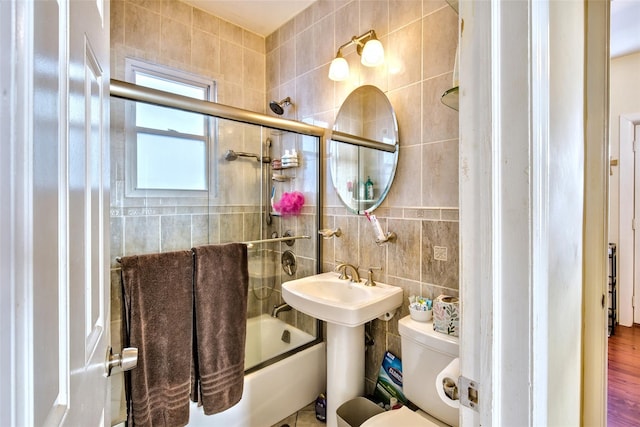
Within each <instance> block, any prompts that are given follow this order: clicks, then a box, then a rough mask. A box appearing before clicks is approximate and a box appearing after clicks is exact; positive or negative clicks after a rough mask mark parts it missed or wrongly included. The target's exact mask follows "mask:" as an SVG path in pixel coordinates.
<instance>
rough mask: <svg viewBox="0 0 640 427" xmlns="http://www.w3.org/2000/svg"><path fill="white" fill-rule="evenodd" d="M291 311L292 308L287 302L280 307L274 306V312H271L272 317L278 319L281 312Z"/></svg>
mask: <svg viewBox="0 0 640 427" xmlns="http://www.w3.org/2000/svg"><path fill="white" fill-rule="evenodd" d="M289 310H291V306H290V305H289V304H287V303H286V302H283V303H282V304H280V305H274V306H273V310H272V311H271V317H278V313H280V312H281V311H289Z"/></svg>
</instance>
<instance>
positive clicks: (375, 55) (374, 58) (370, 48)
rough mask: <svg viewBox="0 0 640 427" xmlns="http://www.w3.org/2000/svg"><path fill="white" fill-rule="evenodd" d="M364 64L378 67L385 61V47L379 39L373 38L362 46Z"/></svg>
mask: <svg viewBox="0 0 640 427" xmlns="http://www.w3.org/2000/svg"><path fill="white" fill-rule="evenodd" d="M360 62H362V65H364V66H366V67H377V66H378V65H382V64H383V63H384V47H382V43H380V40H378V39H371V40H369V41H368V42H366V43H365V45H364V47H363V48H362V59H361V60H360ZM332 65H333V64H332Z"/></svg>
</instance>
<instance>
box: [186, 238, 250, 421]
mask: <svg viewBox="0 0 640 427" xmlns="http://www.w3.org/2000/svg"><path fill="white" fill-rule="evenodd" d="M193 251H194V252H195V275H194V297H195V318H196V320H195V328H196V330H195V333H196V337H195V340H196V343H195V346H196V348H197V350H196V351H194V356H195V364H194V368H195V372H194V375H195V378H196V381H194V386H195V387H194V389H193V390H192V396H191V398H192V399H193V400H194V401H197V402H198V403H199V404H201V405H202V406H203V407H204V413H205V414H207V415H211V414H215V413H218V412H222V411H224V410H225V409H228V408H230V407H232V406H233V405H235V404H236V403H238V401H239V400H240V398H241V397H242V389H243V386H244V347H245V337H246V334H247V291H248V287H249V271H248V262H247V246H246V245H244V244H240V243H229V244H224V245H210V246H200V247H197V248H194V249H193Z"/></svg>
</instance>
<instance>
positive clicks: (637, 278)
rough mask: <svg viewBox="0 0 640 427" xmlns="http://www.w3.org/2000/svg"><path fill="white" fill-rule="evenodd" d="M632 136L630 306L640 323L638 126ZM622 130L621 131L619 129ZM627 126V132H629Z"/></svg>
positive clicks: (639, 149)
mask: <svg viewBox="0 0 640 427" xmlns="http://www.w3.org/2000/svg"><path fill="white" fill-rule="evenodd" d="M634 125H635V126H633V135H630V138H631V140H632V141H633V147H634V158H635V167H634V186H633V188H634V190H633V193H634V209H633V210H634V214H633V218H634V219H633V246H634V249H633V290H632V292H633V293H632V295H631V306H632V309H633V318H632V319H631V321H632V324H633V323H640V301H638V299H639V298H640V223H639V221H640V146H639V145H640V124H638V121H636V122H635V123H634ZM621 130H622V129H621ZM631 130H632V129H631V126H629V131H631Z"/></svg>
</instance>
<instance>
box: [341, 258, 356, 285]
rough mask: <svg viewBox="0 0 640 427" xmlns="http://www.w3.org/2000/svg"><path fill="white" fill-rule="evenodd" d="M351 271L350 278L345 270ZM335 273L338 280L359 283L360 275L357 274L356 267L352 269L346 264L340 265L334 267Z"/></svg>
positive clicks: (351, 266)
mask: <svg viewBox="0 0 640 427" xmlns="http://www.w3.org/2000/svg"><path fill="white" fill-rule="evenodd" d="M349 268H350V269H351V277H349V276H348V275H347V269H349ZM336 271H337V272H338V273H340V277H339V279H341V280H346V279H351V281H352V282H355V283H360V274H358V267H354V266H353V265H351V264H347V263H346V262H343V263H340V264H338V265H337V266H336Z"/></svg>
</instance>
